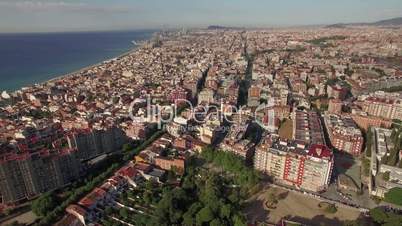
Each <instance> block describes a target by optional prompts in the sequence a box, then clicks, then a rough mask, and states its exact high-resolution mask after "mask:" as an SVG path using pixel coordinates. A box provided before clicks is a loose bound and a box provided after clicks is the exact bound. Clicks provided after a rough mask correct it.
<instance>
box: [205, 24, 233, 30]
mask: <svg viewBox="0 0 402 226" xmlns="http://www.w3.org/2000/svg"><path fill="white" fill-rule="evenodd" d="M228 29H233V30H235V29H241V28H239V27H226V26H220V25H210V26H208V30H228Z"/></svg>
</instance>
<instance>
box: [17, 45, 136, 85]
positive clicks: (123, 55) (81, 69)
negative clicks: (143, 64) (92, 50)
mask: <svg viewBox="0 0 402 226" xmlns="http://www.w3.org/2000/svg"><path fill="white" fill-rule="evenodd" d="M141 47H142V45H139V46H137V47H134V48H132V49H130V50H128V51H125V52H124V53H122V54H120V55H118V56H115V57H112V58H108V59H105V60H103V61H102V62H98V63H95V64H91V65H89V66H86V67H83V68H80V69H78V70H76V71H73V72H69V73H67V74H64V75H56V77H54V78H51V79H48V80H46V81H44V82H40V83H34V84H32V85H30V86H35V85H37V84H39V85H41V84H46V83H48V82H54V81H56V80H59V79H62V78H65V77H68V76H72V75H75V74H79V73H81V72H83V71H86V70H89V69H91V68H93V67H97V66H100V65H102V64H103V63H104V62H105V61H110V60H113V59H116V58H121V57H125V56H128V55H130V54H131V53H134V52H135V51H137V50H138V49H139V48H141ZM30 86H25V87H21V88H20V89H23V88H28V87H30Z"/></svg>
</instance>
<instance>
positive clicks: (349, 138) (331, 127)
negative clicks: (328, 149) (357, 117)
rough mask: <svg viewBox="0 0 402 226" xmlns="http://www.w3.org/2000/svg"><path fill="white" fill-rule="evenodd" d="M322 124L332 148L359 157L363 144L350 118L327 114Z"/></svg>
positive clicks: (360, 133)
mask: <svg viewBox="0 0 402 226" xmlns="http://www.w3.org/2000/svg"><path fill="white" fill-rule="evenodd" d="M324 122H325V127H326V129H327V132H328V136H329V139H330V141H331V145H332V146H333V147H334V148H336V149H338V150H340V151H344V152H347V153H349V154H351V155H354V156H358V155H360V153H361V151H362V148H363V143H364V140H363V135H362V132H361V131H360V129H359V128H358V127H357V125H356V123H355V122H354V121H353V119H352V118H351V117H349V116H340V115H335V114H327V115H325V116H324Z"/></svg>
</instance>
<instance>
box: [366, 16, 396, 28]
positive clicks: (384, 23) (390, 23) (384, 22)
mask: <svg viewBox="0 0 402 226" xmlns="http://www.w3.org/2000/svg"><path fill="white" fill-rule="evenodd" d="M372 25H375V26H400V25H402V17H398V18H393V19H389V20H380V21H377V22H375V23H372Z"/></svg>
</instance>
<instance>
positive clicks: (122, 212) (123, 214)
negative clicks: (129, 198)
mask: <svg viewBox="0 0 402 226" xmlns="http://www.w3.org/2000/svg"><path fill="white" fill-rule="evenodd" d="M128 214H129V213H128V210H127V208H124V207H123V208H121V209H120V210H119V215H120V216H121V217H122V218H124V219H127V218H128Z"/></svg>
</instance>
